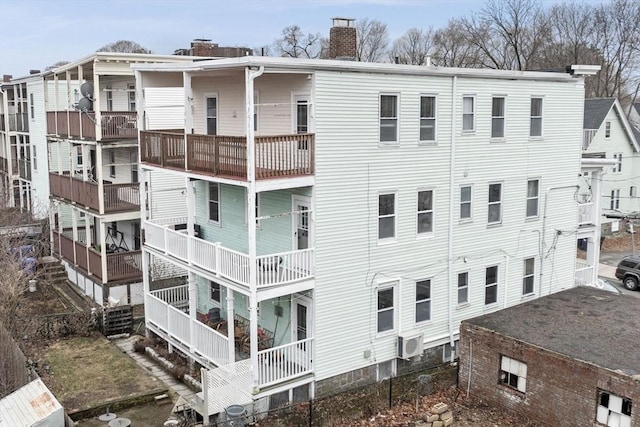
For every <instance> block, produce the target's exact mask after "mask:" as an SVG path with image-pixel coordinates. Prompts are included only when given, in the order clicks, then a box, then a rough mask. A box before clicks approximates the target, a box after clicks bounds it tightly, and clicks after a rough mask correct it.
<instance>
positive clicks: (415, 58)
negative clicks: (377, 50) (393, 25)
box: [389, 27, 434, 65]
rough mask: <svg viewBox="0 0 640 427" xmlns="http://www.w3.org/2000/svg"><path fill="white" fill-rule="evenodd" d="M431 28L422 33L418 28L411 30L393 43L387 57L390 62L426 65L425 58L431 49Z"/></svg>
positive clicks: (432, 32)
mask: <svg viewBox="0 0 640 427" xmlns="http://www.w3.org/2000/svg"><path fill="white" fill-rule="evenodd" d="M433 35H434V31H433V28H431V27H429V29H428V30H426V31H423V30H421V29H418V28H411V29H409V30H407V32H406V33H405V34H404V35H403V36H402V37H400V38H399V39H398V40H396V41H394V42H393V46H392V47H391V51H390V52H389V56H390V58H391V60H392V61H396V62H398V63H400V64H411V65H424V64H426V63H427V56H428V55H429V54H430V52H431V50H432V49H433Z"/></svg>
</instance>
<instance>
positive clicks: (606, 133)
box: [604, 120, 611, 139]
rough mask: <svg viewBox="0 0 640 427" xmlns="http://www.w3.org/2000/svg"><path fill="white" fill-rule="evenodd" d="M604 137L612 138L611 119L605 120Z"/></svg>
mask: <svg viewBox="0 0 640 427" xmlns="http://www.w3.org/2000/svg"><path fill="white" fill-rule="evenodd" d="M604 139H611V121H610V120H607V121H606V122H604Z"/></svg>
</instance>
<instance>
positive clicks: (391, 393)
mask: <svg viewBox="0 0 640 427" xmlns="http://www.w3.org/2000/svg"><path fill="white" fill-rule="evenodd" d="M392 396H393V377H391V378H389V409H391V406H392V404H393V398H392Z"/></svg>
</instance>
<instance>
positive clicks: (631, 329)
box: [467, 287, 640, 375]
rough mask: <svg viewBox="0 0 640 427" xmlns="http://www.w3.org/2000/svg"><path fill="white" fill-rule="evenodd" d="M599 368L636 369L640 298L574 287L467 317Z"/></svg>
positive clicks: (639, 366) (639, 346)
mask: <svg viewBox="0 0 640 427" xmlns="http://www.w3.org/2000/svg"><path fill="white" fill-rule="evenodd" d="M467 322H468V323H470V324H472V325H476V326H479V327H482V328H485V329H488V330H490V331H495V332H497V333H499V334H502V335H505V336H508V337H510V338H513V339H516V340H519V341H522V342H525V343H529V344H533V345H535V346H538V347H541V348H543V349H546V350H550V351H553V352H556V353H560V354H562V355H565V356H568V357H570V358H574V359H578V360H582V361H586V362H589V363H593V364H595V365H597V366H600V367H602V368H606V369H611V370H620V371H622V372H624V373H626V374H627V375H640V299H639V298H636V297H635V296H631V295H619V294H614V293H611V292H606V291H603V290H600V289H596V288H588V287H576V288H571V289H568V290H565V291H561V292H558V293H555V294H551V295H548V296H545V297H542V298H538V299H535V300H532V301H529V302H526V303H524V304H520V305H517V306H513V307H510V308H507V309H504V310H500V311H497V312H494V313H490V314H486V315H484V316H479V317H476V318H473V319H469V320H467Z"/></svg>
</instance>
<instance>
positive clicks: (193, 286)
mask: <svg viewBox="0 0 640 427" xmlns="http://www.w3.org/2000/svg"><path fill="white" fill-rule="evenodd" d="M188 284H189V320H190V322H189V350H190V351H191V352H192V353H193V351H194V344H195V341H196V335H195V322H197V321H198V320H197V317H196V312H197V310H198V284H197V283H196V275H195V274H194V273H191V272H189V279H188Z"/></svg>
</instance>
